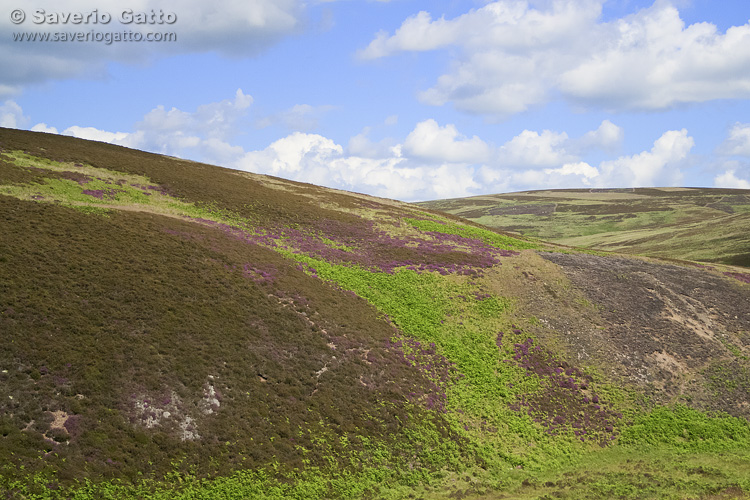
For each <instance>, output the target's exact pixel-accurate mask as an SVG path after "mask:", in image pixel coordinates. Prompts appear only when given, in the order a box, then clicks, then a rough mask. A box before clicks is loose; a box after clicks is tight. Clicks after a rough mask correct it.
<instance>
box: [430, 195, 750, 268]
mask: <svg viewBox="0 0 750 500" xmlns="http://www.w3.org/2000/svg"><path fill="white" fill-rule="evenodd" d="M419 205H420V206H423V207H430V208H434V209H437V210H444V211H446V212H448V213H451V214H455V215H459V216H461V217H464V218H466V219H469V220H472V221H475V222H478V223H480V224H484V225H486V226H488V227H492V228H496V229H502V230H505V231H514V232H518V233H520V234H523V235H527V236H533V237H537V238H541V239H543V240H545V241H550V242H555V243H559V244H562V245H568V246H573V247H581V248H589V249H598V250H607V251H614V252H624V253H629V254H639V255H650V256H655V257H664V258H675V259H684V260H693V261H701V262H718V263H723V264H730V265H737V266H744V267H750V190H747V189H716V188H629V189H553V190H546V191H524V192H519V193H509V194H498V195H488V196H475V197H471V198H457V199H451V200H438V201H430V202H424V203H420V204H419Z"/></svg>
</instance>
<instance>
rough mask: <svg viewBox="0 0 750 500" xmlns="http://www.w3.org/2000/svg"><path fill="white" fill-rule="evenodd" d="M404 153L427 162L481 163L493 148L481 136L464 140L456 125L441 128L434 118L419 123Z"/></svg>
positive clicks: (405, 142)
mask: <svg viewBox="0 0 750 500" xmlns="http://www.w3.org/2000/svg"><path fill="white" fill-rule="evenodd" d="M403 151H404V152H405V153H407V154H409V155H411V156H414V157H418V158H423V159H426V160H438V161H447V162H453V163H481V162H483V161H486V160H487V159H488V158H489V155H490V147H489V146H488V145H487V143H485V142H484V141H483V140H482V139H480V138H479V137H477V136H473V137H472V138H471V139H468V138H465V137H463V136H462V135H461V134H459V132H458V130H457V129H456V126H455V125H452V124H448V125H446V126H444V127H441V126H440V125H438V123H437V122H436V121H435V120H432V119H429V120H425V121H423V122H419V123H417V126H416V127H414V130H412V131H411V133H409V135H408V136H407V137H406V140H405V141H404V145H403Z"/></svg>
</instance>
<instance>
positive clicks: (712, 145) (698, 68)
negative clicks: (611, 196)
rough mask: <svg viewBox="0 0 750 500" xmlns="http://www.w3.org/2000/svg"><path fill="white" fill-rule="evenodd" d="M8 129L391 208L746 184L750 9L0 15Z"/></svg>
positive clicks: (520, 5)
mask: <svg viewBox="0 0 750 500" xmlns="http://www.w3.org/2000/svg"><path fill="white" fill-rule="evenodd" d="M30 5H31V6H30ZM42 36H48V37H49V40H47V41H39V40H30V39H29V38H31V37H42ZM0 126H3V127H10V128H18V129H25V130H34V131H41V132H48V133H56V134H63V135H69V136H75V137H80V138H85V139H93V140H98V141H105V142H110V143H114V144H119V145H123V146H127V147H132V148H136V149H141V150H145V151H151V152H155V153H162V154H167V155H172V156H177V157H180V158H186V159H190V160H196V161H202V162H206V163H211V164H216V165H221V166H224V167H229V168H233V169H240V170H246V171H250V172H256V173H261V174H270V175H274V176H277V177H283V178H286V179H292V180H297V181H302V182H309V183H313V184H317V185H323V186H327V187H333V188H338V189H344V190H348V191H354V192H359V193H367V194H372V195H376V196H382V197H387V198H394V199H399V200H403V201H421V200H432V199H442V198H456V197H463V196H474V195H480V194H490V193H507V192H512V191H521V190H532V189H549V188H602V187H658V186H688V187H730V188H744V189H750V2H748V1H747V0H723V1H720V2H717V1H715V0H714V1H710V0H673V1H668V0H663V1H662V0H656V1H641V0H607V1H604V0H539V1H532V0H528V1H517V0H499V1H480V0H429V1H427V0H308V1H304V0H226V1H218V0H214V1H212V2H208V1H205V0H179V1H177V0H128V1H127V2H124V1H119V0H67V1H66V2H59V1H58V0H37V1H35V2H34V3H29V2H26V1H22V0H13V1H9V0H0Z"/></svg>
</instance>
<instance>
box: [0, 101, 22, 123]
mask: <svg viewBox="0 0 750 500" xmlns="http://www.w3.org/2000/svg"><path fill="white" fill-rule="evenodd" d="M28 122H29V117H28V116H24V114H23V110H22V109H21V106H19V105H18V104H17V103H16V102H15V101H11V100H8V101H5V102H4V103H3V104H2V106H0V127H6V128H23V127H25V126H26V124H27V123H28Z"/></svg>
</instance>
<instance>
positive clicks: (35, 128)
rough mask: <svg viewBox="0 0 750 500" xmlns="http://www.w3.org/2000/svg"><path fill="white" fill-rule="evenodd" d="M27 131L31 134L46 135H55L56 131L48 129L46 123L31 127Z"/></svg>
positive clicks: (52, 128) (53, 128) (51, 128)
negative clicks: (42, 133)
mask: <svg viewBox="0 0 750 500" xmlns="http://www.w3.org/2000/svg"><path fill="white" fill-rule="evenodd" d="M29 130H31V131H32V132H46V133H48V134H56V133H57V129H56V128H55V127H49V126H47V124H46V123H37V124H36V125H34V126H33V127H31V128H30V129H29Z"/></svg>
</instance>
